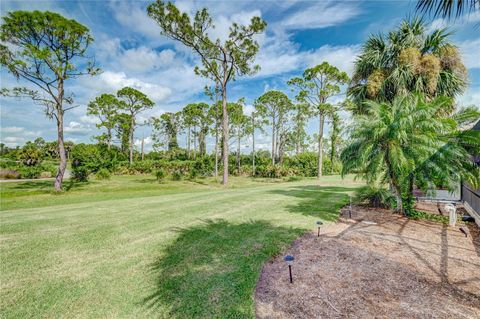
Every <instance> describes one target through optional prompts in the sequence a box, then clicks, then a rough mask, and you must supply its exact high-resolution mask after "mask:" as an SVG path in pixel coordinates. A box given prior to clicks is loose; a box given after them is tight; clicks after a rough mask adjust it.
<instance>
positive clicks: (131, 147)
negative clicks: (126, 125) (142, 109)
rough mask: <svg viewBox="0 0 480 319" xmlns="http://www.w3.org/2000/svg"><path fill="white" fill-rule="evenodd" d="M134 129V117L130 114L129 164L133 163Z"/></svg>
mask: <svg viewBox="0 0 480 319" xmlns="http://www.w3.org/2000/svg"><path fill="white" fill-rule="evenodd" d="M134 131H135V117H134V115H133V114H132V122H131V127H130V165H132V164H133V133H134Z"/></svg>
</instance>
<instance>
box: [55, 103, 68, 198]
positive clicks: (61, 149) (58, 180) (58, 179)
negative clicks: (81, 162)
mask: <svg viewBox="0 0 480 319" xmlns="http://www.w3.org/2000/svg"><path fill="white" fill-rule="evenodd" d="M57 110H58V112H57V134H58V154H59V155H60V164H59V165H58V171H57V176H55V183H54V186H55V190H56V191H57V192H59V191H61V190H62V182H63V175H65V169H66V168H67V154H66V152H65V144H64V142H63V109H62V106H58V107H57Z"/></svg>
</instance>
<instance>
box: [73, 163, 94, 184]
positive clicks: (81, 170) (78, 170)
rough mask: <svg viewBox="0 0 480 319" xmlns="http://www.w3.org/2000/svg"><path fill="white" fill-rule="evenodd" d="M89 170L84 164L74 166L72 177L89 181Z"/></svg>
mask: <svg viewBox="0 0 480 319" xmlns="http://www.w3.org/2000/svg"><path fill="white" fill-rule="evenodd" d="M89 174H90V172H89V170H88V169H87V168H86V167H84V166H75V167H72V178H73V179H74V180H75V181H77V182H86V181H88V175H89Z"/></svg>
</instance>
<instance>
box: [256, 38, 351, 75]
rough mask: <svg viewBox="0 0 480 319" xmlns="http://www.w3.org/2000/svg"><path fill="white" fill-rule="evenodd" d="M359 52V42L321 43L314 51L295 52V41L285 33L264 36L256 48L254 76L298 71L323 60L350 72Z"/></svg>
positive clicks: (296, 50) (296, 49)
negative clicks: (256, 67) (257, 51)
mask: <svg viewBox="0 0 480 319" xmlns="http://www.w3.org/2000/svg"><path fill="white" fill-rule="evenodd" d="M359 51H360V45H343V46H332V45H328V44H327V45H323V46H321V47H319V48H318V49H315V50H308V51H299V50H298V48H297V44H295V43H294V42H292V41H291V40H290V39H289V38H288V36H286V35H283V36H282V35H277V36H274V37H271V38H270V39H268V40H267V41H266V42H265V44H264V46H263V47H262V48H261V49H260V53H259V55H258V57H257V59H256V63H258V64H259V65H260V66H261V69H260V72H259V74H258V75H257V76H272V75H276V74H281V73H287V72H292V71H302V70H303V69H305V68H306V67H312V66H315V65H317V64H319V63H322V62H323V61H327V62H329V63H330V64H332V65H334V66H336V67H337V68H339V69H340V70H341V71H346V72H347V73H351V72H352V71H353V63H354V61H355V58H356V56H357V54H358V52H359Z"/></svg>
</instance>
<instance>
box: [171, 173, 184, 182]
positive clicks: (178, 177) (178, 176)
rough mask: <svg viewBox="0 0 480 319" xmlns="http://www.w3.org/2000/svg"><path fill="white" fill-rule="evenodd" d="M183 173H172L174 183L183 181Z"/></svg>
mask: <svg viewBox="0 0 480 319" xmlns="http://www.w3.org/2000/svg"><path fill="white" fill-rule="evenodd" d="M182 177H183V173H182V171H180V170H175V171H173V173H172V181H180V180H182Z"/></svg>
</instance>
